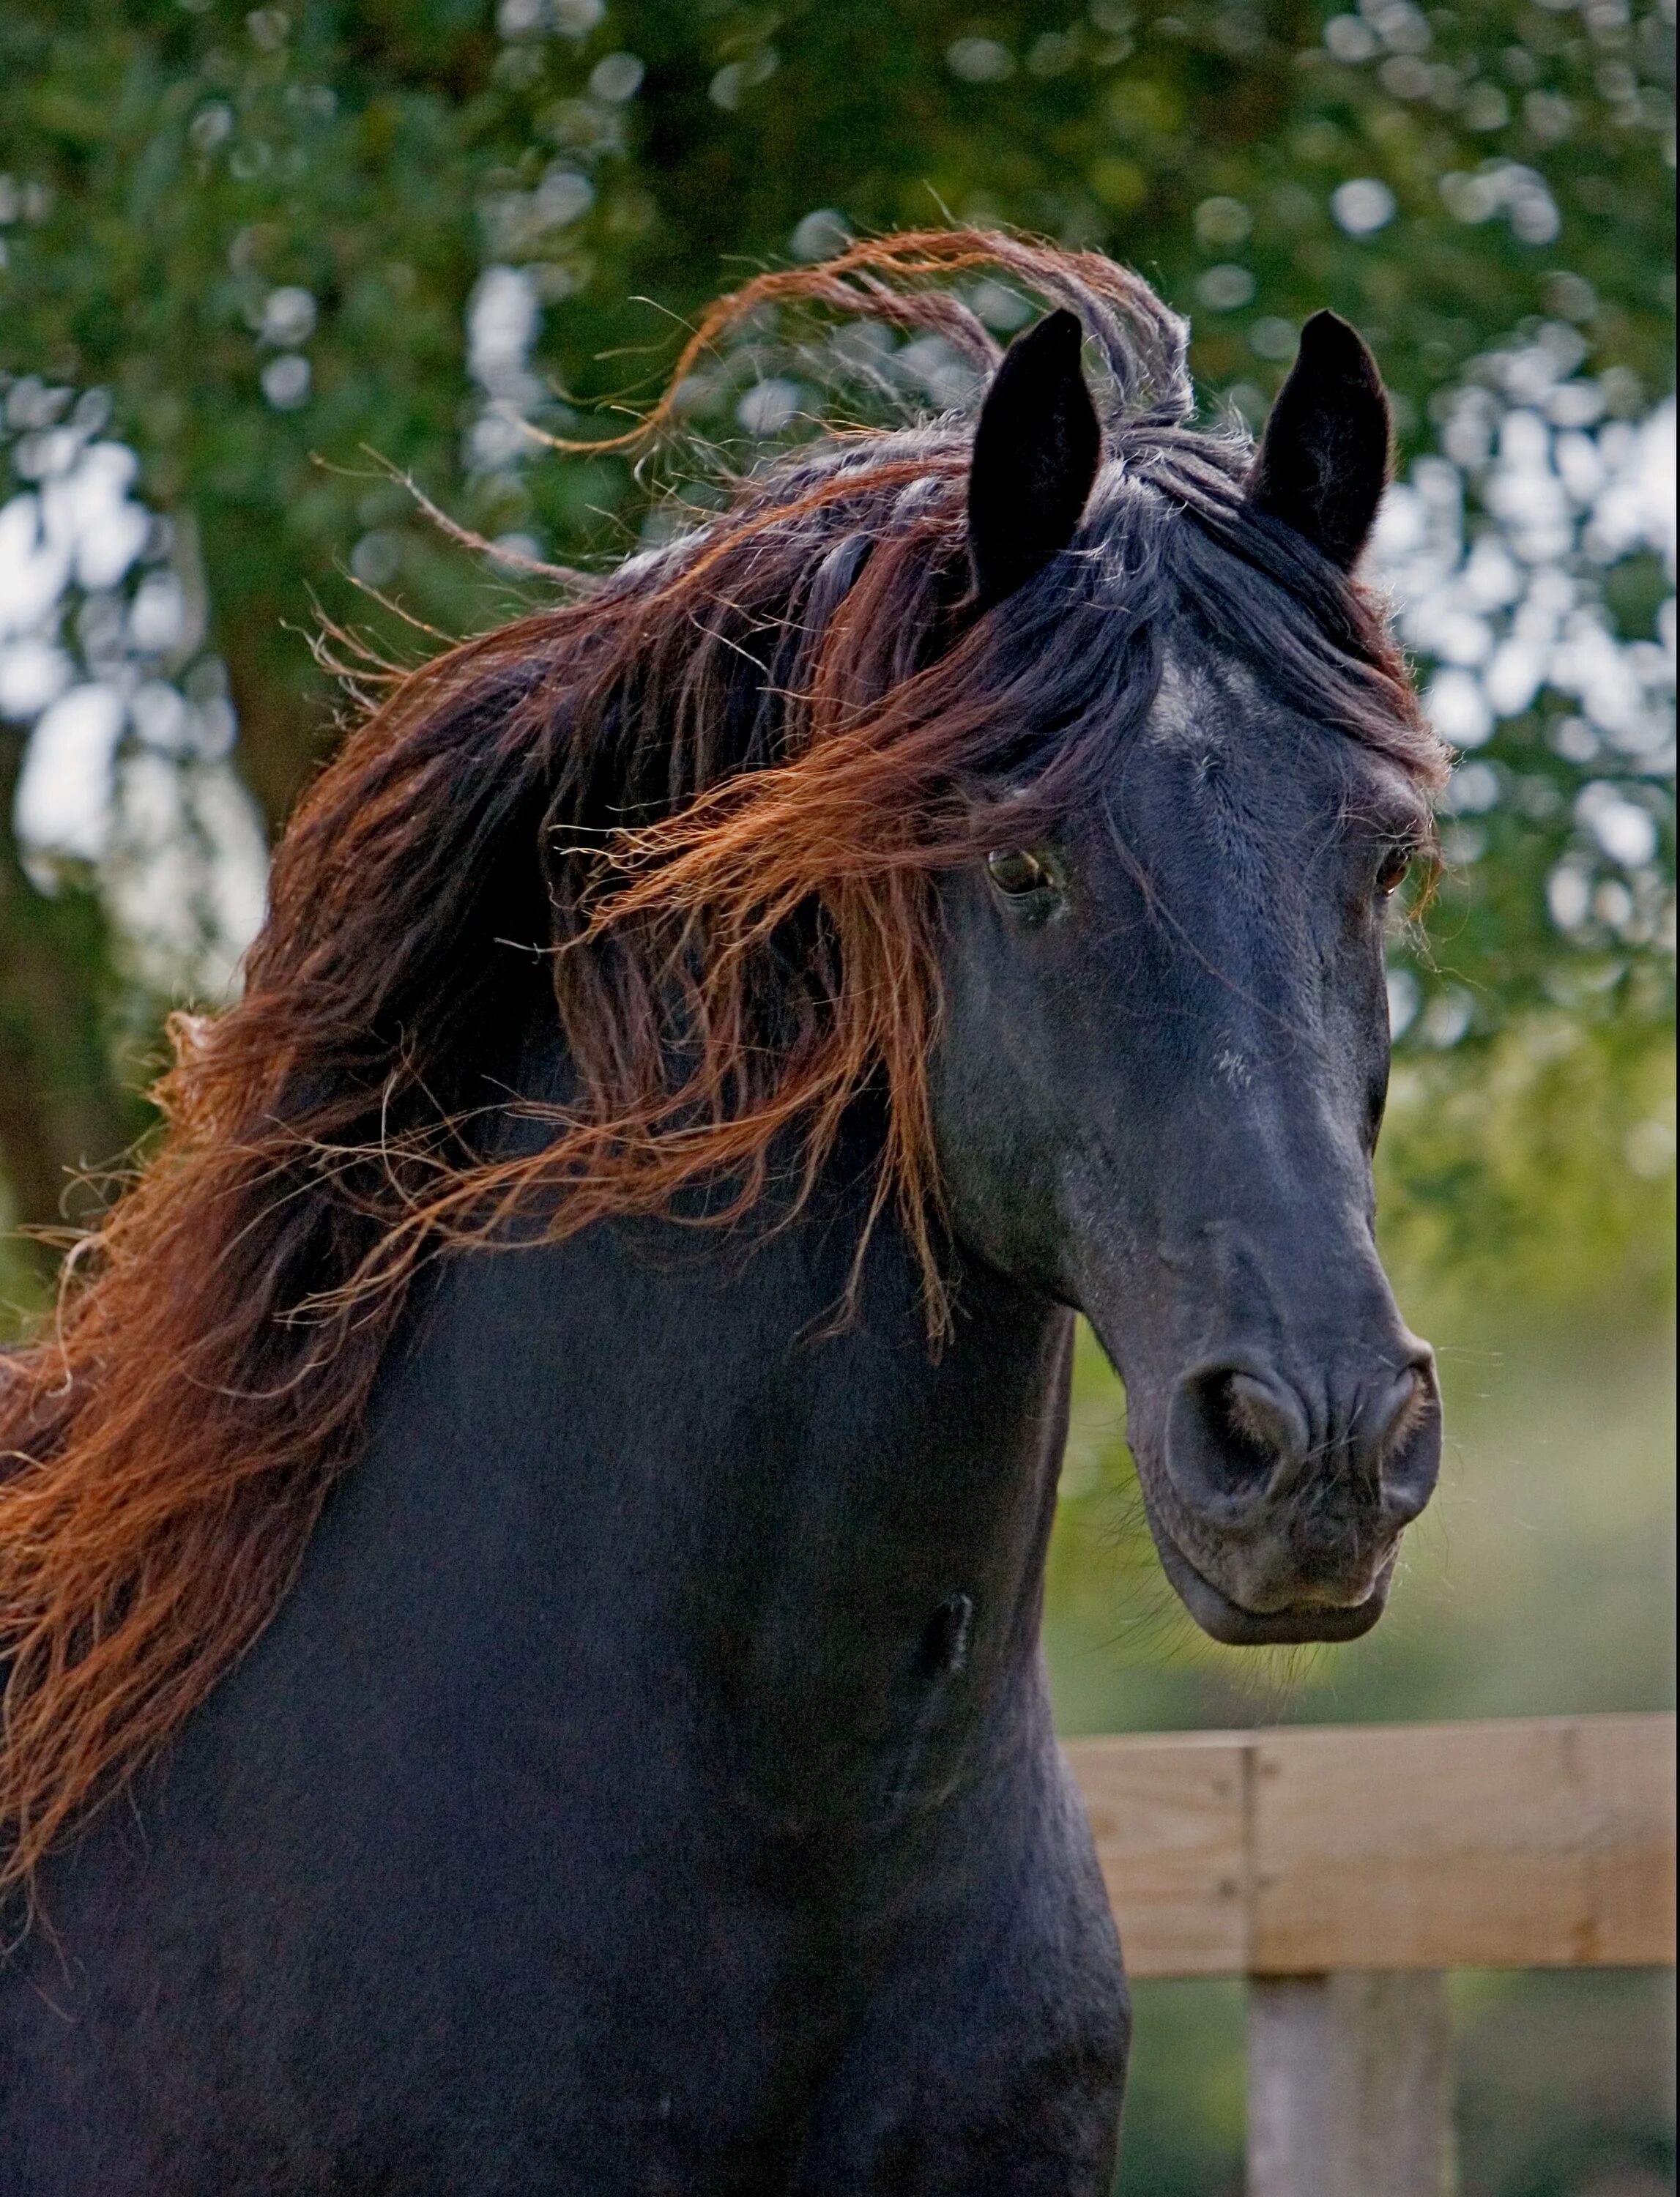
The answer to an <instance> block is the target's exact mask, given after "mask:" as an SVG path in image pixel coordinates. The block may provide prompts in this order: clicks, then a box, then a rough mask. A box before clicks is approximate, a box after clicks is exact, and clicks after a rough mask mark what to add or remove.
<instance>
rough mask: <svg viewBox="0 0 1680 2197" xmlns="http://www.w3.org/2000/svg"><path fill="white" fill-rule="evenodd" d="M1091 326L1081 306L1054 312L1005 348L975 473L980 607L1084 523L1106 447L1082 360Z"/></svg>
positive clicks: (971, 517)
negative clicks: (1086, 327) (1083, 322)
mask: <svg viewBox="0 0 1680 2197" xmlns="http://www.w3.org/2000/svg"><path fill="white" fill-rule="evenodd" d="M1083 333H1084V332H1083V330H1082V329H1081V328H1080V324H1079V321H1078V318H1077V316H1075V314H1072V313H1069V312H1054V313H1046V316H1045V317H1044V318H1043V320H1041V321H1040V322H1039V324H1038V326H1037V327H1036V328H1029V329H1028V331H1027V333H1026V334H1025V335H1024V336H1017V338H1016V339H1015V341H1014V342H1013V343H1012V344H1011V345H1010V347H1009V349H1008V350H1007V351H1005V353H1004V357H1003V363H1002V365H1001V366H999V368H998V370H997V372H996V374H994V376H993V377H992V385H991V387H990V388H989V389H988V391H987V392H986V402H985V403H984V404H982V407H981V408H980V422H979V425H978V426H976V429H975V431H974V458H973V461H972V463H971V464H970V468H969V481H968V543H969V559H970V564H971V565H972V566H973V568H974V600H975V606H976V607H978V608H979V609H982V610H985V609H987V608H988V607H989V606H991V605H992V604H993V603H999V602H1001V601H1002V600H1003V599H1004V597H1005V595H1012V594H1014V593H1015V590H1016V589H1017V588H1019V587H1022V586H1024V585H1025V583H1027V582H1028V580H1030V579H1031V578H1032V577H1033V575H1034V572H1037V571H1041V570H1042V569H1043V567H1044V566H1045V565H1047V564H1048V563H1049V562H1050V560H1051V558H1052V557H1054V556H1056V555H1057V554H1058V553H1059V552H1060V551H1061V550H1063V549H1065V548H1067V546H1068V544H1069V542H1071V541H1072V540H1073V538H1074V536H1075V532H1076V531H1077V530H1078V527H1079V522H1080V513H1082V512H1083V511H1084V509H1085V500H1086V497H1087V496H1089V495H1090V493H1091V484H1092V481H1094V480H1095V479H1096V478H1097V468H1098V465H1099V464H1100V463H1101V461H1102V455H1103V430H1102V427H1101V425H1100V424H1099V422H1098V418H1097V408H1096V406H1095V405H1094V404H1093V403H1092V401H1091V391H1090V390H1089V389H1088V388H1087V387H1086V381H1085V375H1084V374H1083V373H1082V372H1081V370H1080V362H1079V351H1080V342H1081V340H1082V339H1083Z"/></svg>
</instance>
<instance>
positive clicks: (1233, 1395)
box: [1167, 1365, 1310, 1506]
mask: <svg viewBox="0 0 1680 2197" xmlns="http://www.w3.org/2000/svg"><path fill="white" fill-rule="evenodd" d="M1309 1440H1310V1437H1309V1435H1308V1433H1307V1428H1306V1414H1305V1413H1304V1412H1302V1410H1301V1406H1300V1404H1299V1403H1298V1402H1297V1401H1296V1400H1295V1396H1294V1395H1293V1394H1292V1393H1291V1392H1290V1391H1289V1389H1288V1388H1285V1387H1284V1386H1283V1383H1280V1382H1274V1381H1270V1380H1267V1379H1266V1378H1265V1377H1262V1376H1260V1375H1259V1374H1255V1373H1249V1372H1247V1371H1243V1370H1242V1369H1241V1368H1239V1367H1234V1366H1229V1365H1225V1366H1215V1367H1213V1368H1212V1369H1210V1370H1209V1371H1205V1372H1202V1373H1192V1374H1191V1375H1190V1376H1189V1377H1188V1378H1187V1379H1185V1381H1183V1382H1181V1383H1179V1390H1178V1394H1176V1396H1175V1397H1174V1398H1173V1407H1172V1412H1171V1414H1170V1417H1169V1418H1168V1422H1167V1472H1168V1474H1169V1475H1170V1476H1171V1477H1172V1479H1173V1481H1174V1482H1175V1483H1176V1485H1177V1486H1178V1488H1179V1493H1181V1494H1182V1495H1183V1496H1184V1497H1185V1498H1186V1499H1187V1500H1188V1501H1190V1503H1192V1504H1197V1505H1199V1506H1206V1505H1208V1504H1219V1505H1230V1504H1238V1505H1242V1504H1248V1503H1252V1502H1254V1500H1256V1499H1257V1498H1261V1497H1263V1496H1265V1495H1266V1493H1269V1492H1272V1489H1273V1487H1274V1483H1275V1481H1276V1480H1277V1475H1278V1472H1279V1469H1280V1468H1285V1469H1287V1468H1288V1467H1289V1466H1292V1465H1295V1464H1299V1463H1300V1462H1301V1459H1302V1458H1304V1457H1305V1456H1306V1452H1307V1447H1308V1444H1309Z"/></svg>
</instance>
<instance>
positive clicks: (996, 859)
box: [986, 847, 1051, 900]
mask: <svg viewBox="0 0 1680 2197" xmlns="http://www.w3.org/2000/svg"><path fill="white" fill-rule="evenodd" d="M986 869H987V873H988V876H989V877H990V878H991V880H992V883H993V884H994V885H995V886H996V887H997V889H998V890H999V892H1000V893H1006V894H1007V895H1008V896H1009V897H1010V899H1011V900H1021V899H1024V897H1025V896H1026V895H1027V894H1028V893H1035V892H1040V891H1041V890H1043V889H1044V887H1045V886H1046V885H1048V884H1050V883H1051V875H1050V872H1049V871H1048V870H1047V869H1046V867H1045V866H1044V864H1043V863H1042V862H1041V861H1040V860H1039V858H1038V856H1037V855H1029V854H1028V852H1027V850H1026V849H1025V848H1024V847H994V849H992V852H991V853H990V854H989V855H988V856H987V857H986Z"/></svg>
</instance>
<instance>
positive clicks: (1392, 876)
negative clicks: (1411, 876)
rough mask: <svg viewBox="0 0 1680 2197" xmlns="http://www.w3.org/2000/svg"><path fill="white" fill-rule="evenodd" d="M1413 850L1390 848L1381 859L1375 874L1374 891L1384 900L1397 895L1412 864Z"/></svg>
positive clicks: (1400, 847) (1402, 847)
mask: <svg viewBox="0 0 1680 2197" xmlns="http://www.w3.org/2000/svg"><path fill="white" fill-rule="evenodd" d="M1413 851H1414V850H1413V849H1411V848H1410V847H1405V846H1399V847H1390V848H1389V849H1388V851H1387V854H1386V855H1384V856H1383V857H1382V862H1381V864H1380V865H1379V866H1378V868H1377V872H1376V889H1377V890H1378V892H1380V893H1381V894H1382V896H1383V898H1384V899H1385V900H1386V899H1387V898H1389V897H1390V896H1391V895H1393V894H1394V893H1397V892H1398V891H1399V889H1400V887H1401V886H1402V885H1403V884H1405V881H1406V873H1407V872H1408V871H1409V870H1410V869H1411V864H1412V855H1413Z"/></svg>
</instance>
